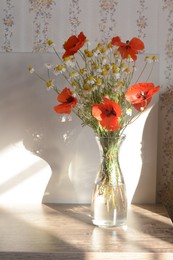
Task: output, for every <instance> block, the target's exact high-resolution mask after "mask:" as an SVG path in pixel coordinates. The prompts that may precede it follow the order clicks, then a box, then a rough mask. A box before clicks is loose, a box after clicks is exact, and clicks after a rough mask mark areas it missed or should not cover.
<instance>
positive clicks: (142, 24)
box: [136, 0, 148, 39]
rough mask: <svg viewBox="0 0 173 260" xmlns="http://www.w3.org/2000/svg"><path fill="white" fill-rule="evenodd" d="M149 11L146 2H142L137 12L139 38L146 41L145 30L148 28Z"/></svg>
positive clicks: (143, 0)
mask: <svg viewBox="0 0 173 260" xmlns="http://www.w3.org/2000/svg"><path fill="white" fill-rule="evenodd" d="M147 10H148V6H147V5H146V1H145V0H140V1H139V9H138V10H137V14H138V18H137V20H136V24H137V27H138V37H139V38H140V39H144V38H145V37H146V30H145V29H146V27H147V26H148V18H147Z"/></svg>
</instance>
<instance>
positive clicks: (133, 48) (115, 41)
mask: <svg viewBox="0 0 173 260" xmlns="http://www.w3.org/2000/svg"><path fill="white" fill-rule="evenodd" d="M111 44H112V45H116V46H119V48H118V50H119V52H120V53H121V57H122V58H123V59H125V58H127V57H128V55H130V56H131V58H132V59H133V60H134V61H135V60H136V59H137V54H138V51H140V50H143V49H144V43H143V42H142V41H141V40H140V39H138V38H136V37H135V38H133V39H131V41H126V42H122V41H121V39H120V37H119V36H117V37H113V38H112V41H111Z"/></svg>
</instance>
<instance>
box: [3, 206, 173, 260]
mask: <svg viewBox="0 0 173 260" xmlns="http://www.w3.org/2000/svg"><path fill="white" fill-rule="evenodd" d="M0 259H1V260H3V259H15V260H18V259H36V260H37V259H42V260H44V259H70V260H77V259H81V260H97V259H98V260H100V259H105V260H109V259H120V260H121V259H123V260H126V259H128V260H143V259H146V260H167V259H169V260H171V259H173V224H172V222H171V220H170V219H169V218H168V216H167V213H166V211H165V209H164V208H163V207H162V206H160V205H131V206H130V207H129V211H128V226H127V227H116V228H99V227H96V226H93V224H92V222H91V217H90V207H89V206H88V205H63V204H48V205H30V206H29V205H25V206H14V205H13V206H8V207H7V206H5V205H1V206H0Z"/></svg>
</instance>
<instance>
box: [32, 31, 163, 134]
mask: <svg viewBox="0 0 173 260" xmlns="http://www.w3.org/2000/svg"><path fill="white" fill-rule="evenodd" d="M48 45H49V46H50V47H51V48H53V50H54V52H55V54H56V55H57V58H58V61H57V64H55V65H52V64H45V66H46V68H47V70H48V78H46V79H43V78H41V79H42V80H43V81H44V82H45V86H46V88H47V89H53V90H54V91H55V92H56V94H57V101H58V104H57V105H55V107H54V110H55V112H56V113H58V114H70V113H71V112H72V111H73V112H74V113H75V114H76V115H77V116H78V117H79V118H80V119H81V122H82V125H83V126H85V125H87V126H89V127H91V128H92V129H93V130H94V132H95V134H96V136H98V137H118V136H120V135H121V134H122V132H123V131H124V129H125V128H126V127H127V125H128V124H129V123H131V122H132V121H133V120H134V118H136V116H137V115H138V114H140V113H141V112H143V111H144V110H145V109H146V108H147V106H148V105H149V103H150V101H151V99H152V96H153V95H154V94H155V93H156V92H158V91H159V89H160V87H159V86H154V84H153V83H152V82H147V81H146V82H139V79H140V75H141V74H142V72H143V70H144V68H146V66H147V65H148V64H150V63H151V64H152V65H150V66H151V71H152V68H153V64H154V62H155V61H156V60H157V58H156V56H153V57H152V58H151V57H149V56H146V58H145V64H144V68H143V70H142V71H141V73H140V75H139V77H138V80H137V81H136V83H135V84H134V85H131V84H132V83H131V82H132V79H133V78H134V74H135V73H136V70H137V68H136V65H135V64H136V60H137V55H138V53H139V51H142V50H143V49H144V43H143V42H142V41H141V40H140V39H138V38H132V39H131V40H130V41H126V42H122V41H121V39H120V37H119V36H116V37H113V38H112V40H111V41H110V42H108V43H107V44H103V43H101V42H100V43H98V44H97V46H96V47H95V48H93V49H91V48H90V43H89V41H88V39H87V38H86V36H85V35H84V33H83V32H81V33H80V34H79V35H78V36H75V35H72V36H71V37H70V38H69V39H68V40H67V41H66V42H65V43H64V44H63V48H64V53H63V55H62V57H60V55H59V53H58V52H57V51H56V49H55V45H54V42H53V41H51V40H49V41H48ZM29 71H30V72H31V73H35V74H36V75H37V76H38V77H40V76H39V74H38V73H37V72H36V71H35V70H34V68H33V67H29ZM60 76H63V77H64V78H65V79H66V81H67V85H66V86H65V87H64V88H63V90H62V91H61V90H60V88H59V87H58V86H56V84H55V78H56V77H60ZM135 111H136V112H135Z"/></svg>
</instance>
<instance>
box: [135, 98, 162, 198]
mask: <svg viewBox="0 0 173 260" xmlns="http://www.w3.org/2000/svg"><path fill="white" fill-rule="evenodd" d="M157 99H158V98H156V99H155V100H153V101H154V102H152V104H153V105H151V107H150V108H149V109H150V112H149V113H148V116H147V118H146V121H145V125H144V129H143V134H142V141H141V159H142V168H141V174H140V177H139V182H138V184H137V187H136V190H135V193H134V196H133V198H132V203H138V202H139V201H140V203H155V202H156V182H157V152H158V150H157V148H158V144H157V143H158V123H157V121H158V120H157V118H158V102H157Z"/></svg>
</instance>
